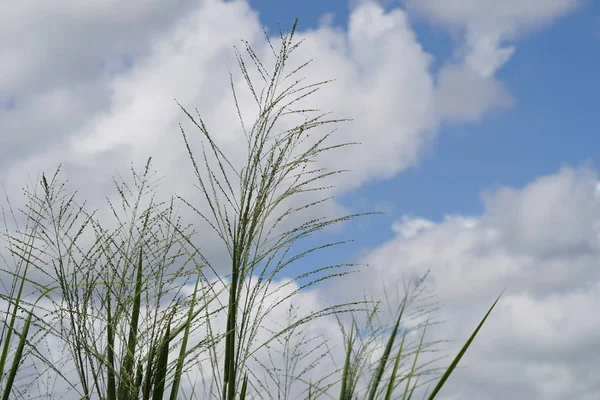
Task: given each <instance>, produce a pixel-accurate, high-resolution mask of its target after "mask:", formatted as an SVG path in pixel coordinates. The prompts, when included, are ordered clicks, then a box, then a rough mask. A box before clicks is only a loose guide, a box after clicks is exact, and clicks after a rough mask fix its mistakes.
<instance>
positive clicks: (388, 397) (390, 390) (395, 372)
mask: <svg viewBox="0 0 600 400" xmlns="http://www.w3.org/2000/svg"><path fill="white" fill-rule="evenodd" d="M404 339H406V331H405V332H404V335H403V336H402V341H401V342H400V349H399V350H398V354H397V355H396V361H395V362H394V369H392V376H391V377H390V382H389V383H388V387H387V390H386V392H385V400H391V399H392V393H393V391H394V383H395V382H396V376H397V375H398V367H399V366H400V360H401V359H402V349H404Z"/></svg>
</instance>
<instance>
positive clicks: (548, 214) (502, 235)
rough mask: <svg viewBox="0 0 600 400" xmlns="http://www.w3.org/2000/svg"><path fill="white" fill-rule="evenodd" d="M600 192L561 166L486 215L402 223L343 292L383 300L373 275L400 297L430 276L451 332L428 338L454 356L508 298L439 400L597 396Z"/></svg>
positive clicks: (586, 175) (502, 197)
mask: <svg viewBox="0 0 600 400" xmlns="http://www.w3.org/2000/svg"><path fill="white" fill-rule="evenodd" d="M597 185H598V180H597V177H596V174H595V173H594V171H593V170H591V169H590V168H588V167H582V168H569V167H563V168H561V169H560V170H559V171H558V172H557V173H555V174H552V175H548V176H543V177H540V178H538V179H536V180H535V181H533V182H531V183H529V184H528V185H527V186H525V187H523V188H508V187H504V188H500V189H497V190H495V191H493V192H492V191H490V192H487V193H486V194H485V195H484V204H485V211H484V213H483V214H482V215H481V216H477V217H475V216H448V217H446V219H445V220H443V221H440V222H434V221H427V220H424V219H421V218H417V217H405V218H404V219H402V220H400V221H398V222H397V223H396V224H394V231H395V232H396V233H397V235H396V237H395V238H393V239H392V240H390V241H388V242H386V243H385V244H383V245H382V246H381V247H379V248H378V249H376V250H373V251H372V252H371V253H369V254H367V255H365V256H364V257H363V258H362V259H361V262H365V263H368V264H370V265H371V267H370V268H369V269H367V270H365V272H364V274H365V275H364V278H360V279H356V277H354V278H353V279H352V280H348V281H347V282H345V283H344V285H350V287H352V285H353V284H354V285H355V286H356V285H357V284H356V282H361V284H363V283H364V284H366V285H367V286H368V287H369V289H367V292H370V293H381V290H378V289H379V286H380V285H381V282H380V281H379V280H378V279H373V277H379V276H385V277H386V279H385V282H386V283H387V284H388V285H389V287H390V288H392V289H393V285H394V284H395V282H398V281H399V280H400V279H401V278H402V277H403V276H406V277H418V276H422V275H423V274H424V273H425V272H426V271H427V270H428V269H430V270H431V273H430V274H431V275H430V276H429V277H428V278H427V280H426V282H427V284H428V287H430V288H431V290H432V291H433V292H434V293H435V294H436V297H437V298H438V299H439V301H440V303H441V304H442V305H443V307H442V309H441V311H439V313H436V317H437V318H439V319H441V320H443V321H444V323H443V324H441V325H440V326H439V327H438V326H436V327H432V328H431V329H430V330H428V331H429V332H430V334H429V335H428V336H427V338H428V339H430V340H443V339H453V340H457V341H458V342H457V343H456V344H455V345H453V346H452V347H453V348H454V349H456V352H457V351H458V349H459V348H460V346H462V344H463V343H464V341H466V339H467V338H468V337H469V336H470V334H471V333H472V331H473V330H474V329H475V327H476V326H477V324H478V323H479V321H480V320H481V318H482V317H483V315H484V314H485V312H486V311H487V308H489V306H490V305H491V303H492V302H493V300H494V299H495V298H496V297H497V296H498V295H499V294H500V293H501V292H502V290H503V289H504V288H506V289H507V290H506V292H505V294H504V296H503V298H501V300H500V302H499V303H498V305H497V307H496V309H494V311H492V314H491V315H490V317H489V319H488V320H487V321H486V323H485V325H484V327H483V328H482V330H481V332H480V334H479V335H478V337H477V338H476V339H475V342H474V344H473V346H472V348H471V349H470V350H468V352H467V353H466V356H465V358H464V362H463V361H461V365H462V366H464V367H466V368H464V369H459V370H457V371H456V372H455V373H454V375H453V378H452V379H451V381H450V383H449V384H448V386H447V387H446V388H445V389H444V391H443V392H444V393H443V396H442V398H453V397H452V396H453V395H456V396H458V398H478V399H490V400H492V399H494V400H495V399H505V398H523V397H526V396H530V397H532V398H543V399H552V400H554V399H575V398H576V399H588V398H592V397H590V396H591V395H592V394H593V393H597V391H596V390H595V389H593V388H594V385H595V382H596V381H595V378H594V377H593V374H590V373H589V371H591V370H594V368H596V367H594V365H595V364H594V363H595V354H597V351H598V349H599V348H600V341H598V339H597V338H598V337H599V336H600V335H599V333H600V322H599V320H598V318H597V317H596V316H595V314H594V310H595V309H597V304H598V301H599V299H600V297H599V296H600V274H599V273H598V268H597V267H598V260H599V259H600V248H599V247H598V246H599V245H600V236H599V232H598V223H599V222H600V208H599V204H600V203H599V201H598V196H597V189H596V188H597ZM369 285H370V286H369ZM336 287H337V286H336ZM343 287H344V288H345V290H346V291H348V286H343ZM333 289H335V287H334V288H333ZM357 289H358V288H357ZM352 290H353V289H352ZM352 290H350V292H352ZM422 321H423V317H419V318H416V319H414V320H412V321H411V320H410V319H409V320H407V322H406V323H407V326H408V327H410V326H413V325H415V324H417V323H421V322H422ZM459 345H460V346H459ZM444 347H447V346H444ZM427 359H428V358H427V357H425V358H424V360H427ZM448 363H449V361H448V362H446V365H447V364H448ZM444 396H448V397H444Z"/></svg>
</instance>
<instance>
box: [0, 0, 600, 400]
mask: <svg viewBox="0 0 600 400" xmlns="http://www.w3.org/2000/svg"><path fill="white" fill-rule="evenodd" d="M48 4H49V3H48ZM328 13H330V14H332V15H333V18H330V17H327V16H326V15H327V14H328ZM297 16H298V17H300V22H299V27H298V31H297V38H298V39H300V38H303V39H306V41H305V43H304V44H303V45H302V46H301V47H300V51H299V54H298V55H296V56H294V57H297V58H294V59H293V62H297V61H302V62H304V61H306V60H308V59H311V58H314V62H313V64H311V65H310V66H309V67H307V69H306V72H305V76H306V77H307V78H308V79H309V80H321V79H330V78H336V79H337V82H336V83H335V84H334V85H331V86H327V87H325V88H324V89H322V91H320V92H318V93H317V94H315V95H314V97H313V98H311V100H306V104H305V103H302V104H303V105H307V106H310V107H316V108H320V109H322V110H323V111H333V112H334V116H335V117H340V118H344V117H349V118H354V121H353V122H351V123H346V124H342V125H340V126H338V127H337V128H338V130H339V132H340V135H343V136H338V137H339V138H340V140H341V139H346V138H347V140H348V141H359V142H362V143H363V145H362V146H360V147H357V148H354V147H353V148H346V149H344V150H343V151H339V152H337V153H331V155H330V156H329V155H328V156H327V157H323V158H322V159H319V161H318V166H319V167H323V168H349V169H351V172H349V173H348V174H346V175H344V176H343V177H335V178H331V179H332V180H331V183H332V184H336V185H337V186H336V188H335V189H330V190H328V191H326V192H325V193H324V194H325V195H332V196H335V198H336V200H335V201H334V202H331V203H330V204H327V205H320V206H319V207H316V208H315V210H314V211H311V212H314V214H310V213H309V214H307V216H308V217H314V216H316V215H323V214H324V215H328V216H329V215H338V214H339V213H354V212H368V211H385V212H387V215H385V216H372V217H366V218H362V219H359V220H356V221H355V222H352V223H348V224H346V225H345V226H344V228H343V229H341V230H339V231H335V232H325V233H323V234H321V235H318V236H316V237H314V238H312V239H311V240H309V241H308V242H307V243H305V245H310V244H313V245H316V244H319V243H322V242H323V241H324V240H326V241H336V240H340V239H341V240H343V239H354V240H355V242H354V243H353V244H351V245H348V246H347V247H345V248H337V249H332V250H328V251H326V252H323V253H322V254H320V255H314V256H311V257H310V258H307V259H306V260H304V261H303V262H301V263H299V264H298V265H297V266H296V267H295V269H294V270H290V271H289V272H287V273H285V274H284V276H287V277H289V276H294V275H296V274H297V273H299V272H300V271H304V270H306V269H308V268H311V267H314V265H315V264H314V262H316V263H317V266H322V265H326V264H332V263H338V262H350V261H353V262H359V263H368V264H369V265H371V267H370V268H369V269H368V270H364V271H361V272H360V273H359V274H357V275H353V276H351V277H347V278H344V279H341V280H340V281H336V283H335V284H332V285H330V286H326V285H323V286H318V287H316V288H314V289H311V290H307V291H305V292H302V293H301V294H299V295H298V300H297V301H298V303H297V304H298V305H299V307H300V309H301V311H306V312H309V311H312V310H313V309H314V308H315V307H325V306H326V305H327V304H329V302H330V301H334V300H336V301H337V300H339V299H343V300H356V297H353V296H356V295H360V294H361V293H363V291H364V290H366V291H367V292H370V293H371V294H373V295H374V296H375V297H376V298H377V299H380V300H382V298H381V296H382V290H381V286H380V285H381V283H382V281H383V282H384V284H385V285H386V288H387V289H394V287H397V285H398V284H399V282H400V284H401V279H402V278H403V277H419V276H422V275H423V274H424V273H425V271H426V270H428V269H430V270H431V275H430V279H429V280H428V283H429V286H430V288H431V289H432V291H433V293H434V294H435V296H436V297H437V298H438V300H439V302H440V304H441V305H443V307H444V308H443V310H441V311H440V312H439V314H438V315H437V317H438V319H439V320H444V321H446V322H445V323H444V324H442V325H439V326H436V327H435V328H432V329H431V331H428V332H430V333H429V334H428V335H430V336H428V339H429V340H431V341H433V340H444V339H453V340H456V341H455V342H454V343H453V344H451V345H448V346H445V350H448V353H447V354H448V355H453V354H456V352H457V351H458V349H459V348H460V344H462V343H463V342H464V341H465V340H466V339H467V338H468V336H469V335H470V333H471V332H472V330H473V328H474V327H475V326H476V325H477V323H478V322H479V321H480V318H481V317H482V316H483V315H484V314H485V312H486V311H487V309H488V307H489V306H490V305H491V303H492V301H493V300H494V299H495V298H496V296H498V294H500V292H501V291H502V290H503V289H504V288H506V289H507V291H506V292H505V294H504V296H503V298H502V299H501V302H500V303H499V304H498V307H497V308H496V309H495V310H494V313H492V315H491V317H490V319H489V320H488V322H486V325H485V326H484V328H483V330H482V331H481V334H480V335H479V336H478V338H477V339H476V341H475V344H474V347H473V348H472V350H469V352H467V354H466V356H465V358H464V359H463V361H461V364H462V365H464V366H467V367H468V368H464V369H461V370H459V371H458V373H456V374H455V375H453V377H452V378H451V379H450V380H449V381H448V384H447V386H446V387H445V389H444V392H443V393H442V394H441V395H440V397H439V398H440V399H441V400H450V399H455V398H467V399H482V400H500V399H506V398H515V399H521V398H535V399H544V400H567V399H569V400H591V399H594V400H595V399H597V398H598V393H599V392H600V387H598V384H597V376H598V373H600V370H598V365H597V356H596V355H597V354H598V352H599V351H600V339H598V338H600V319H599V318H598V317H597V316H596V315H595V310H597V309H598V307H600V269H599V268H598V261H599V260H600V201H599V199H600V195H599V193H600V192H599V191H598V187H600V182H599V181H598V177H597V175H598V168H599V166H598V165H599V160H598V154H599V153H598V149H599V148H600V146H599V145H600V139H598V134H597V130H598V125H599V124H598V122H599V117H598V115H599V114H598V111H597V105H598V104H600V101H599V100H600V98H599V97H600V95H599V93H600V79H598V75H597V74H598V71H600V68H599V67H600V56H599V54H600V52H599V51H598V50H600V48H599V47H600V5H598V3H597V2H594V1H589V0H588V1H585V0H528V1H526V2H524V1H523V0H505V1H502V2H498V1H497V0H479V1H473V0H398V1H392V0H387V1H383V0H382V1H376V0H371V1H366V0H364V1H363V0H360V1H359V0H353V1H348V0H343V1H341V0H329V1H302V2H287V3H283V2H275V1H272V0H269V1H266V0H251V1H250V0H247V1H246V0H238V1H223V0H201V1H200V0H181V1H180V2H178V6H177V7H174V6H173V5H172V4H171V3H170V2H166V1H159V0H156V1H152V2H131V3H128V6H127V7H123V8H121V9H118V10H117V9H116V8H115V7H114V5H113V4H111V2H108V1H105V0H88V1H87V2H85V3H78V5H77V7H74V6H73V4H72V1H71V0H58V1H56V2H53V4H52V5H46V3H40V4H39V5H38V6H37V7H28V6H27V5H26V4H25V3H19V5H17V6H15V7H14V8H13V9H11V10H9V12H6V13H4V12H0V49H2V51H1V52H0V65H2V66H3V68H4V69H3V73H2V74H0V104H2V105H3V107H1V108H0V181H1V182H2V184H3V185H4V186H5V188H6V189H7V192H8V193H9V194H11V195H12V200H13V202H16V205H20V206H22V205H23V204H22V201H23V199H22V198H20V197H19V194H20V193H21V192H20V189H21V187H23V186H24V185H25V184H26V182H27V180H28V176H31V177H32V179H34V180H35V177H36V176H39V174H40V173H41V172H46V173H47V175H48V174H50V173H51V172H52V171H54V170H55V168H56V167H57V165H58V164H59V163H62V164H63V169H62V177H63V178H65V179H68V180H69V183H70V187H72V188H73V189H77V190H79V195H80V198H81V199H85V200H88V201H89V203H88V205H89V207H90V208H98V215H99V218H105V219H108V220H110V218H111V212H110V210H109V209H108V207H107V206H106V204H105V198H106V197H108V198H109V199H112V200H115V198H116V197H118V196H117V194H116V193H115V191H114V188H113V181H112V177H113V176H114V175H116V174H121V175H122V176H127V174H128V173H129V167H130V163H133V164H134V165H135V166H137V167H138V169H139V168H141V167H142V166H143V165H144V163H145V161H146V159H147V157H148V156H153V159H154V163H155V164H154V165H155V167H156V168H157V170H158V171H159V173H160V174H161V175H163V176H164V177H165V178H166V179H164V181H163V183H162V185H161V192H160V195H161V196H165V197H168V196H170V194H171V193H177V194H179V195H182V196H183V197H185V198H187V199H190V201H197V202H198V204H199V208H201V209H203V210H204V211H207V210H208V208H207V207H206V204H203V203H202V197H201V196H199V194H198V192H197V191H196V190H195V189H193V187H192V185H191V183H190V182H192V181H193V174H192V173H191V171H190V167H189V165H188V160H187V157H186V154H185V149H184V148H183V145H182V143H181V139H180V136H179V127H178V124H179V123H180V122H182V123H183V124H184V127H185V128H186V129H188V130H190V131H191V130H192V127H191V126H190V125H189V124H187V125H186V122H185V119H184V118H183V115H182V114H181V111H180V110H179V109H178V107H177V106H176V104H174V102H173V101H172V99H173V98H177V100H178V101H180V102H181V103H182V104H183V105H184V106H185V107H187V108H189V109H193V108H198V109H199V110H200V112H201V114H202V116H203V117H204V118H205V122H206V123H207V125H208V127H209V130H210V131H211V132H213V133H214V135H215V138H216V141H217V142H218V143H219V145H220V146H222V148H223V149H224V150H225V151H226V152H227V153H228V154H230V155H231V158H232V159H233V160H234V162H240V160H243V159H244V155H245V153H244V152H245V144H244V141H243V140H240V138H241V137H243V136H242V132H241V130H240V128H239V121H238V119H237V117H236V115H235V114H234V113H235V110H234V108H233V107H232V99H231V96H230V92H229V81H228V78H229V75H228V73H229V71H232V72H233V74H234V81H235V83H236V85H238V86H239V87H243V85H244V82H243V79H242V78H241V76H240V75H239V73H238V72H237V64H236V60H235V57H234V53H233V46H234V45H239V44H240V40H241V39H246V40H249V41H250V42H251V43H252V45H253V47H254V49H255V50H256V51H257V52H258V54H259V56H261V55H262V56H264V57H266V56H268V55H269V53H268V50H269V48H268V46H267V43H266V41H265V39H264V36H263V34H262V27H263V26H265V27H267V29H268V33H269V34H270V35H271V40H272V41H273V42H274V44H276V43H278V42H277V40H278V28H277V24H278V23H279V24H280V25H281V28H282V29H283V30H284V31H287V30H288V29H289V28H290V27H291V24H292V23H293V21H294V19H295V18H296V17H297ZM263 61H264V60H263ZM271 61H272V60H271ZM254 78H257V76H256V75H254ZM238 86H236V87H238ZM239 98H240V100H241V104H242V112H243V115H244V119H245V120H246V119H248V120H252V118H254V115H255V111H256V110H255V109H254V108H253V106H252V99H251V97H250V95H249V94H248V93H246V92H243V91H242V92H240V97H239ZM190 137H191V136H190ZM191 140H192V141H193V143H192V144H193V145H194V146H197V145H198V144H199V142H198V141H197V140H196V139H191ZM28 174H29V175H28ZM307 196H308V197H307V198H308V199H309V200H315V198H314V197H311V196H313V194H309V195H307ZM319 198H320V196H319ZM20 202H21V203H20ZM298 204H300V203H298ZM291 205H296V203H291ZM202 207H204V208H202ZM182 215H183V216H184V218H189V220H190V221H193V222H198V223H200V222H201V221H199V220H198V219H197V218H196V219H194V218H195V217H194V215H193V213H191V212H190V211H189V210H187V211H182ZM202 232H203V233H202V237H201V240H202V243H203V245H204V247H203V248H204V249H205V250H206V255H207V257H208V258H209V259H212V260H214V262H215V263H216V264H218V263H225V264H226V263H227V255H226V252H225V251H224V248H223V246H222V244H221V243H220V242H219V240H218V239H216V238H215V237H212V236H210V231H202ZM207 232H208V233H207ZM204 235H206V236H204ZM2 251H4V250H2ZM388 285H389V287H388ZM278 316H279V317H280V316H281V315H280V314H277V313H276V317H278ZM276 317H274V318H275V320H276ZM383 318H384V319H385V318H388V320H389V318H390V315H389V314H385V315H384V317H383ZM420 322H423V319H422V318H421V317H414V318H409V319H408V320H407V321H405V324H406V326H407V327H414V326H416V325H417V324H418V323H420ZM306 329H307V330H309V331H310V332H316V333H320V334H325V335H326V336H327V335H331V336H330V337H328V338H329V339H330V340H332V341H334V340H337V339H338V338H337V337H335V335H334V334H333V333H331V332H333V331H335V330H336V329H337V323H336V321H335V319H332V318H330V319H323V320H322V321H320V323H319V324H318V325H317V326H316V327H307V328H306ZM338 355H339V354H338ZM428 357H429V358H428ZM432 358H433V357H432V356H425V358H424V359H423V360H424V362H425V361H428V360H431V359H432ZM446 364H447V363H446ZM331 367H332V366H331V365H329V364H326V365H324V366H323V367H322V370H321V371H328V369H330V368H331ZM417 397H418V398H420V397H421V396H417Z"/></svg>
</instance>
